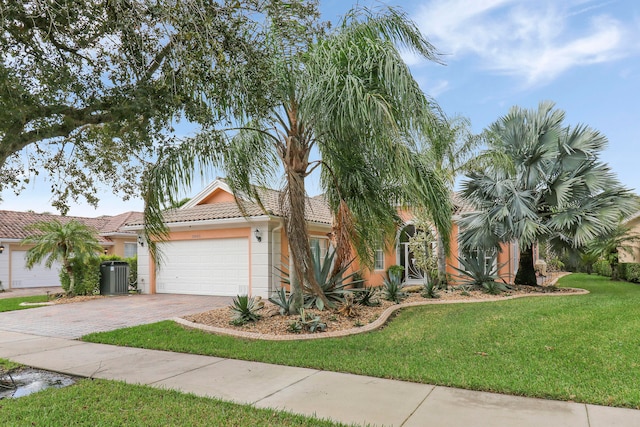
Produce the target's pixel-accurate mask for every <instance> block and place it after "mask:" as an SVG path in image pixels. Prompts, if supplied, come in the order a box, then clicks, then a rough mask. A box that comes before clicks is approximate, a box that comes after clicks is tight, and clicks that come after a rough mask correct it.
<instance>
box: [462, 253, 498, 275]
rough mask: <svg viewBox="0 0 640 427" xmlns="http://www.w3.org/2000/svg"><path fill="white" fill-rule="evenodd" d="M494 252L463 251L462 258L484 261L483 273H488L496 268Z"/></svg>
mask: <svg viewBox="0 0 640 427" xmlns="http://www.w3.org/2000/svg"><path fill="white" fill-rule="evenodd" d="M496 255H497V254H496V251H495V250H482V249H471V250H468V251H464V252H463V253H462V256H463V257H465V258H467V259H484V271H486V272H488V271H491V270H493V269H494V268H495V267H496V261H497V257H496Z"/></svg>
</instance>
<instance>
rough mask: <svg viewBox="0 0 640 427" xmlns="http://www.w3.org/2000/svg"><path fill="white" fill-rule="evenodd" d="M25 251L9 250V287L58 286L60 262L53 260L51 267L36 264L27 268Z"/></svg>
mask: <svg viewBox="0 0 640 427" xmlns="http://www.w3.org/2000/svg"><path fill="white" fill-rule="evenodd" d="M26 256H27V251H11V288H14V289H20V288H40V287H44V286H60V277H59V274H60V264H59V263H57V262H54V263H53V265H52V266H51V268H47V267H45V266H44V264H36V265H34V266H33V268H32V269H31V270H29V269H27V267H26V265H27V261H26Z"/></svg>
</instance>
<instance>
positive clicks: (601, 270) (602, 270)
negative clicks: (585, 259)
mask: <svg viewBox="0 0 640 427" xmlns="http://www.w3.org/2000/svg"><path fill="white" fill-rule="evenodd" d="M593 272H594V273H595V274H597V275H599V276H606V277H611V266H610V265H609V263H608V262H607V261H605V260H603V259H600V260H598V261H596V262H594V263H593Z"/></svg>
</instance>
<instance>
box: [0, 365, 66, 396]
mask: <svg viewBox="0 0 640 427" xmlns="http://www.w3.org/2000/svg"><path fill="white" fill-rule="evenodd" d="M11 378H13V383H15V386H14V384H13V383H12V382H11ZM11 378H10V377H9V375H7V374H1V373H0V385H1V386H0V399H4V398H6V397H8V398H17V397H23V396H28V395H30V394H32V393H36V392H38V391H41V390H45V389H47V388H51V387H54V388H61V387H66V386H69V385H72V384H75V382H76V378H74V377H70V376H68V375H64V374H59V373H57V372H49V371H41V370H39V369H31V368H24V369H20V370H18V371H15V372H12V373H11ZM5 386H9V387H11V388H9V389H7V388H5Z"/></svg>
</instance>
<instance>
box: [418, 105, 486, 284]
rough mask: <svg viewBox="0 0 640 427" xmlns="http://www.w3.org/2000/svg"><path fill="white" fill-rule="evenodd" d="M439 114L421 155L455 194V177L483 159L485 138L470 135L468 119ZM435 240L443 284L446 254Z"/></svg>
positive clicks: (440, 244) (442, 243) (439, 273)
mask: <svg viewBox="0 0 640 427" xmlns="http://www.w3.org/2000/svg"><path fill="white" fill-rule="evenodd" d="M438 113H439V114H438V115H437V118H438V120H437V122H436V126H433V127H432V129H430V130H429V133H428V135H424V137H425V138H426V139H427V140H428V141H429V145H428V147H427V149H426V150H425V151H424V152H423V153H421V155H422V156H424V161H426V163H427V164H429V165H431V168H432V169H433V170H434V171H435V172H437V173H439V174H440V175H441V176H442V177H443V179H444V180H445V182H446V184H447V186H448V188H449V190H450V191H453V187H454V185H455V180H456V178H458V176H459V175H461V174H462V173H465V172H468V171H471V170H472V169H473V168H474V167H476V166H477V164H478V163H479V162H480V161H481V160H482V157H481V156H478V155H477V154H478V153H477V151H478V148H479V146H480V143H481V142H482V138H481V136H480V135H474V134H473V133H472V132H471V130H470V127H471V123H470V122H469V120H468V119H467V118H466V117H462V116H455V117H453V118H449V117H447V116H446V115H445V114H444V113H443V112H442V111H439V112H438ZM436 238H437V245H436V252H437V257H436V259H437V266H438V280H439V282H440V283H444V282H446V280H447V276H446V268H447V253H446V251H445V245H444V242H443V239H442V235H440V234H438V235H437V236H436Z"/></svg>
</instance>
